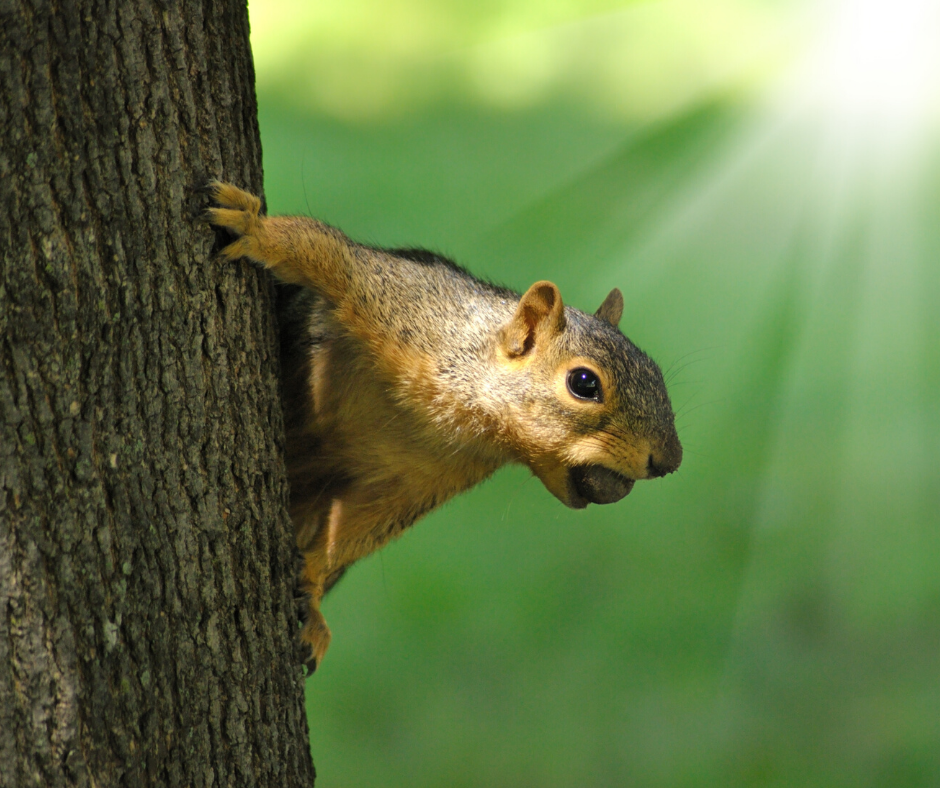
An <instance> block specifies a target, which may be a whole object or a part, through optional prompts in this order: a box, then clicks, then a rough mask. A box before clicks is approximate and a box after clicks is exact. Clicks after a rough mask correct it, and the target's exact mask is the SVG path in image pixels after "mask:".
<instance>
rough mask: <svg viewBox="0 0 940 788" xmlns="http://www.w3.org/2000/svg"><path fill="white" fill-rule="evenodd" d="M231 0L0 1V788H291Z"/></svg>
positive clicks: (308, 767) (277, 556) (289, 569)
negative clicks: (243, 232) (226, 248)
mask: <svg viewBox="0 0 940 788" xmlns="http://www.w3.org/2000/svg"><path fill="white" fill-rule="evenodd" d="M208 177H225V178H227V179H229V180H232V181H234V182H236V183H239V184H242V185H244V186H246V187H248V188H250V189H252V190H254V191H260V187H261V148H260V142H259V138H258V126H257V120H256V111H255V97H254V72H253V67H252V62H251V53H250V50H249V45H248V20H247V9H246V7H245V5H244V0H205V2H204V3H203V2H200V1H199V0H193V2H186V3H183V2H179V1H178V0H166V1H165V2H157V3H154V2H150V1H149V0H122V2H101V3H92V2H84V3H83V2H80V0H49V1H48V2H44V0H0V786H2V788H7V786H17V788H19V786H27V785H30V786H32V785H36V786H70V785H77V786H78V785H81V786H112V785H126V786H135V787H136V786H145V785H171V786H187V787H188V786H209V785H220V786H234V785H278V786H293V785H304V786H309V785H311V784H312V782H313V764H312V763H311V760H310V754H309V744H308V738H307V724H306V718H305V715H304V705H303V676H302V673H301V667H300V660H299V647H298V645H297V639H296V632H297V630H296V617H295V612H294V602H293V593H294V591H293V589H294V578H295V566H296V558H295V549H294V546H293V538H292V533H291V526H290V522H289V518H288V514H287V485H286V481H285V478H286V477H285V472H284V466H283V460H282V448H283V426H282V417H281V409H280V404H279V398H278V380H277V374H278V369H277V366H278V362H277V351H276V347H277V342H276V333H275V324H274V317H273V311H272V294H271V286H270V283H269V282H268V280H267V279H266V278H265V276H264V275H263V274H261V273H259V272H257V271H254V270H251V269H249V268H247V267H245V266H241V265H234V266H222V265H221V264H220V263H218V262H217V261H215V260H214V259H212V257H211V255H210V252H211V247H212V244H213V234H212V232H210V231H209V230H208V229H207V228H206V227H205V226H204V225H202V224H201V223H199V222H197V221H194V220H193V217H194V216H195V214H196V213H197V212H198V210H199V208H200V207H201V206H200V205H199V203H200V202H201V200H200V198H199V197H198V195H196V194H194V193H193V192H192V191H191V188H192V186H193V185H199V184H201V183H202V182H204V181H205V180H206V179H207V178H208Z"/></svg>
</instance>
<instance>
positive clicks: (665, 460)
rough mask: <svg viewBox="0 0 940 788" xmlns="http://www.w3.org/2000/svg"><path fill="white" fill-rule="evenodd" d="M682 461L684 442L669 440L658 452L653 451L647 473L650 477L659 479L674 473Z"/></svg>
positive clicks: (648, 462)
mask: <svg viewBox="0 0 940 788" xmlns="http://www.w3.org/2000/svg"><path fill="white" fill-rule="evenodd" d="M681 463H682V444H680V443H679V440H678V439H676V440H674V441H669V442H668V443H667V444H666V446H665V447H664V448H663V449H662V450H661V451H660V452H659V453H658V455H657V453H656V452H651V453H650V456H649V459H648V460H647V463H646V473H647V476H648V478H650V479H659V478H661V477H663V476H665V475H666V474H669V473H672V472H673V471H675V470H677V469H678V468H679V465H680V464H681Z"/></svg>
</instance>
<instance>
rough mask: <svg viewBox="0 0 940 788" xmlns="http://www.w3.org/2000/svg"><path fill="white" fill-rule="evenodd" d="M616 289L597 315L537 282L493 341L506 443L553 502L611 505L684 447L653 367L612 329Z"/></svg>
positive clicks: (671, 465) (617, 310) (669, 466)
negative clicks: (506, 390)
mask: <svg viewBox="0 0 940 788" xmlns="http://www.w3.org/2000/svg"><path fill="white" fill-rule="evenodd" d="M622 312H623V296H622V295H621V293H620V291H619V290H617V289H614V290H612V291H611V292H610V294H609V295H608V296H607V298H606V299H605V300H604V302H603V303H602V304H601V306H600V308H599V309H598V310H597V312H595V313H594V314H593V315H587V314H585V313H584V312H580V311H578V310H576V309H572V308H571V307H565V306H564V304H563V302H562V299H561V293H560V292H559V290H558V288H557V287H556V286H555V285H554V284H553V283H552V282H544V281H543V282H536V283H535V284H534V285H532V287H530V288H529V289H528V290H527V291H526V293H525V294H524V295H523V296H522V298H521V299H520V300H519V304H518V306H517V307H516V311H515V313H514V314H513V316H512V318H511V319H510V321H509V322H508V323H507V324H506V325H504V326H503V327H502V329H501V331H500V334H499V342H498V349H497V357H498V361H499V364H500V366H501V367H502V370H501V371H502V373H503V374H502V375H501V377H503V378H504V385H508V386H510V387H511V391H512V396H509V397H507V398H505V399H503V407H504V409H505V410H504V412H505V413H506V415H508V416H509V418H508V419H507V434H506V438H507V440H508V442H509V443H510V445H511V446H512V447H513V449H514V451H515V453H516V454H517V456H518V457H519V458H520V459H521V460H522V461H523V462H524V463H525V464H526V465H528V466H529V467H530V468H531V470H532V472H533V473H534V474H535V475H536V476H538V477H539V479H541V481H542V483H543V484H544V485H545V486H546V488H548V490H549V492H551V493H552V494H553V495H554V496H555V497H556V498H558V499H559V500H560V501H562V503H564V504H566V505H567V506H570V507H572V508H575V509H581V508H584V507H585V506H587V505H588V503H613V502H614V501H619V500H620V499H621V498H623V497H624V496H625V495H627V494H628V493H629V492H630V491H631V490H632V489H633V484H634V482H635V481H636V480H638V479H650V478H656V477H660V476H665V475H666V474H668V473H672V472H673V471H675V470H676V469H677V468H678V467H679V463H680V462H681V461H682V446H681V444H680V443H679V436H678V435H677V434H676V427H675V417H674V415H673V412H672V405H671V403H670V401H669V395H668V394H667V392H666V384H665V382H664V381H663V375H662V372H661V371H660V369H659V367H658V366H657V365H656V362H654V361H653V360H652V359H651V358H650V357H649V356H647V355H646V354H645V353H644V352H643V351H642V350H640V349H639V348H638V347H637V346H636V345H634V344H633V343H632V342H631V341H630V340H629V339H627V338H626V337H625V336H624V335H623V334H622V333H621V332H620V329H619V328H618V324H619V322H620V316H621V313H622Z"/></svg>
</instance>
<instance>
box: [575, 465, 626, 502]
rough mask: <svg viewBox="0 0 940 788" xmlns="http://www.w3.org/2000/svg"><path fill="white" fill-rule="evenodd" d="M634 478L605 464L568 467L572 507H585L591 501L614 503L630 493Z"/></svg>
mask: <svg viewBox="0 0 940 788" xmlns="http://www.w3.org/2000/svg"><path fill="white" fill-rule="evenodd" d="M633 484H634V480H633V479H628V478H627V477H626V476H624V475H623V474H621V473H617V471H613V470H611V469H610V468H605V467H604V466H603V465H576V466H574V467H573V468H569V469H568V490H569V492H570V493H571V507H572V508H574V509H583V508H584V507H585V506H587V505H588V504H589V503H614V502H615V501H619V500H620V499H621V498H624V497H626V496H627V495H629V494H630V490H632V489H633Z"/></svg>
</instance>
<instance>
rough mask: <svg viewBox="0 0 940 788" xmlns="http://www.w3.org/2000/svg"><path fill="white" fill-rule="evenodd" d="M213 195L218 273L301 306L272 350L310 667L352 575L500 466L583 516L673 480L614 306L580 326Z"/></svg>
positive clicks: (542, 294) (546, 289) (670, 452)
mask: <svg viewBox="0 0 940 788" xmlns="http://www.w3.org/2000/svg"><path fill="white" fill-rule="evenodd" d="M210 189H211V192H212V196H213V197H214V199H215V201H216V203H217V204H218V206H219V207H215V208H211V209H209V211H208V219H209V221H210V222H211V223H212V224H214V225H216V226H219V227H223V228H225V229H227V230H228V231H229V232H231V233H232V234H233V235H234V236H235V240H233V241H232V243H230V244H229V245H228V246H227V247H225V249H224V250H223V251H222V255H223V256H224V257H225V258H227V259H229V260H235V259H238V258H241V257H246V258H249V259H251V260H254V261H256V262H258V263H261V264H262V265H264V266H265V267H267V268H269V269H270V270H271V271H272V272H273V273H274V274H275V275H276V276H277V277H278V278H279V279H281V280H282V281H284V282H289V283H294V284H297V285H301V286H302V287H303V288H307V291H308V292H301V293H299V294H298V295H296V297H295V301H296V303H295V305H294V307H293V308H292V311H290V310H289V316H288V319H287V324H286V326H285V328H284V330H283V332H282V333H283V335H284V336H283V337H282V346H283V347H282V350H283V363H284V368H285V376H284V377H285V386H284V389H285V414H286V421H287V426H288V430H287V433H288V446H287V463H288V472H289V474H290V480H291V509H292V516H293V519H294V524H295V528H296V534H297V543H298V547H299V548H300V550H301V552H302V553H303V556H304V568H303V572H302V576H303V581H304V586H305V588H306V590H307V591H308V593H309V595H310V609H309V614H308V618H307V622H306V624H305V626H304V629H303V632H302V639H303V640H304V642H305V643H307V644H308V645H309V647H310V652H311V660H310V661H311V664H312V666H313V667H315V666H316V665H317V664H319V662H320V661H321V660H322V658H323V655H324V654H325V652H326V649H327V646H328V645H329V640H330V632H329V629H328V627H327V625H326V622H325V621H324V619H323V616H322V614H321V613H320V601H321V599H322V597H323V594H324V593H326V591H327V590H329V588H330V586H331V585H332V584H333V583H335V582H336V580H337V579H338V578H339V577H340V576H341V575H342V573H343V572H344V571H345V570H346V568H348V567H349V566H350V565H352V564H353V563H354V562H355V561H357V560H358V559H360V558H362V557H364V556H366V555H368V554H369V553H372V552H374V551H375V550H378V549H379V548H380V547H382V546H383V545H384V544H386V543H387V542H388V541H389V540H390V539H392V538H394V537H395V536H397V535H398V534H400V533H401V532H402V531H403V530H404V529H405V528H407V527H408V526H410V525H411V524H412V523H414V522H415V520H417V519H418V518H420V517H421V516H423V515H424V514H426V513H427V512H429V511H431V510H432V509H434V508H435V507H437V506H439V505H440V504H442V503H443V502H444V501H446V500H448V499H449V498H451V497H453V496H454V495H456V494H458V493H460V492H462V491H464V490H467V489H469V488H470V487H473V486H474V485H476V484H478V483H479V482H481V481H482V480H483V479H485V478H487V477H488V476H489V475H490V474H492V473H493V472H494V471H495V470H496V469H497V468H499V467H500V466H502V465H504V464H506V463H510V462H519V463H524V464H525V465H527V466H528V467H529V468H531V470H532V471H533V473H535V474H536V475H537V476H538V477H539V478H540V479H541V480H542V482H543V483H544V484H545V486H546V487H547V488H548V489H549V491H550V492H552V494H554V495H555V496H556V497H557V498H559V500H561V501H562V502H563V503H565V504H567V505H568V506H572V507H575V508H581V507H583V506H586V505H587V503H589V502H591V501H595V502H604V503H606V502H610V501H612V500H616V499H618V498H620V497H623V495H625V494H627V492H629V490H630V488H631V487H632V484H633V481H632V480H635V479H645V478H650V477H654V476H662V475H665V474H666V473H671V472H672V471H674V470H675V469H676V468H677V467H678V466H679V462H680V461H681V457H682V448H681V446H680V444H679V439H678V437H677V435H676V432H675V426H674V419H673V413H672V407H671V405H670V403H669V397H668V395H667V393H666V389H665V384H664V383H663V381H662V375H661V373H660V371H659V368H658V367H657V366H656V364H655V363H654V362H653V361H652V360H650V359H649V357H647V356H646V355H645V354H644V353H642V351H640V350H639V349H638V348H636V346H634V345H633V344H632V343H630V341H629V340H628V339H626V337H624V336H623V334H621V333H620V331H619V329H618V328H617V324H618V323H619V320H620V314H621V312H622V310H623V298H622V296H621V295H620V292H619V291H618V290H614V291H612V292H611V294H610V295H609V296H608V297H607V299H606V300H605V301H604V303H603V304H602V305H601V307H600V309H598V311H597V313H596V315H595V316H589V315H586V314H584V313H583V312H579V311H577V310H575V309H572V308H570V307H565V306H564V304H563V302H562V298H561V294H560V293H559V291H558V288H557V287H556V286H555V285H554V284H552V283H551V282H537V283H535V284H534V285H532V287H531V288H529V290H528V291H527V292H526V293H525V294H524V295H523V296H521V297H520V296H519V295H518V294H516V293H513V292H512V291H509V290H505V289H502V288H498V287H495V286H493V285H489V284H487V283H485V282H481V281H480V280H478V279H475V278H473V277H472V276H470V275H469V274H468V273H467V272H466V271H464V270H463V269H461V268H459V267H458V266H456V265H454V264H453V263H451V262H450V261H447V260H445V259H443V258H439V257H437V256H435V255H432V254H430V253H427V252H422V251H418V250H400V251H398V252H390V251H386V250H381V249H372V248H369V247H366V246H362V245H359V244H356V243H353V242H352V241H350V240H349V239H348V238H346V236H344V235H343V234H342V233H340V232H339V231H338V230H336V229H334V228H332V227H328V226H327V225H325V224H322V223H321V222H318V221H316V220H313V219H308V218H304V217H265V216H263V215H261V212H260V211H261V202H260V200H259V199H258V198H257V197H255V196H254V195H251V194H248V193H247V192H244V191H242V190H240V189H238V188H237V187H235V186H232V185H230V184H223V183H213V184H212V185H211V186H210ZM572 370H590V371H591V372H593V374H594V375H596V377H597V379H598V381H599V385H600V387H601V391H602V396H599V397H598V398H597V399H596V400H595V399H585V398H583V397H579V396H576V395H575V394H574V392H573V390H572V389H571V387H570V383H569V382H568V381H569V380H570V378H569V373H571V371H572ZM579 473H580V474H581V475H580V476H579V475H578V474H579Z"/></svg>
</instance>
